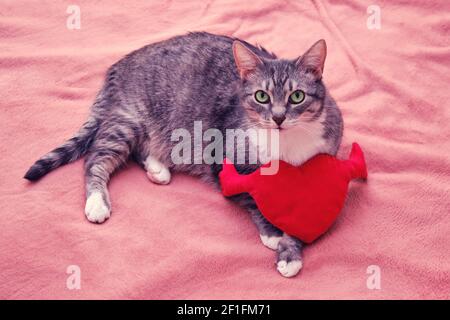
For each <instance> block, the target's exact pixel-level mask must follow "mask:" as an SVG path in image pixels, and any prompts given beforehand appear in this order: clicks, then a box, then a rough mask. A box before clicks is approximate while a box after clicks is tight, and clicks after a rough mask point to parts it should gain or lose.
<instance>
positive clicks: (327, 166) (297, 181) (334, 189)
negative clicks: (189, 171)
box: [219, 143, 367, 243]
mask: <svg viewBox="0 0 450 320" xmlns="http://www.w3.org/2000/svg"><path fill="white" fill-rule="evenodd" d="M270 165H271V163H268V164H266V165H264V166H263V167H268V166H270ZM219 178H220V183H221V185H222V192H223V194H224V195H225V196H227V197H228V196H232V195H236V194H239V193H245V192H246V193H249V194H250V195H251V196H252V197H253V199H254V200H255V202H256V204H257V206H258V208H259V210H260V211H261V213H262V214H263V215H264V217H265V218H266V219H267V220H268V221H270V222H271V223H272V224H273V225H275V226H276V227H278V228H279V229H280V230H282V231H284V232H286V233H287V234H289V235H291V236H294V237H297V238H298V239H300V240H302V241H303V242H306V243H311V242H313V241H314V240H316V239H317V238H318V237H319V236H321V235H322V234H323V233H324V232H325V231H327V230H328V229H329V228H330V227H331V225H332V224H333V222H334V221H335V220H336V218H337V216H338V214H339V212H340V211H341V209H342V207H343V206H344V201H345V197H346V194H347V189H348V184H349V182H350V181H351V180H352V179H357V178H361V179H366V178H367V168H366V163H365V160H364V154H363V152H362V150H361V148H360V147H359V145H358V144H356V143H353V145H352V151H351V153H350V158H349V159H348V160H338V159H336V158H335V157H332V156H330V155H326V154H320V155H317V156H315V157H313V158H311V159H310V160H308V161H307V162H305V163H304V164H303V165H301V166H299V167H295V166H292V165H290V164H289V163H287V162H284V161H279V168H278V172H277V173H276V174H273V175H267V174H261V168H259V169H258V170H256V171H255V172H253V173H251V174H248V175H240V174H239V173H238V172H237V171H236V169H235V167H234V166H233V164H231V163H230V161H229V160H228V159H225V161H224V165H223V169H222V171H221V172H220V175H219Z"/></svg>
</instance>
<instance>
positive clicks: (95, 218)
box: [84, 192, 111, 223]
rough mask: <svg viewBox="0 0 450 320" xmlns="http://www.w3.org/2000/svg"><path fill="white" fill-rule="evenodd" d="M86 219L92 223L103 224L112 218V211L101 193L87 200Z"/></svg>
mask: <svg viewBox="0 0 450 320" xmlns="http://www.w3.org/2000/svg"><path fill="white" fill-rule="evenodd" d="M84 213H85V214H86V218H87V219H88V220H89V221H90V222H94V223H102V222H105V221H106V219H108V218H109V217H110V216H111V211H110V210H109V208H108V206H107V205H106V204H105V201H104V200H103V196H102V194H101V193H100V192H93V193H92V194H91V195H90V196H89V198H88V199H87V200H86V207H85V208H84Z"/></svg>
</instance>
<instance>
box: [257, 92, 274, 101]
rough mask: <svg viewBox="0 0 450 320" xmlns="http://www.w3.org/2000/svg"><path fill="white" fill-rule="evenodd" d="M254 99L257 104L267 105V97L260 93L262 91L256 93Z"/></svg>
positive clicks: (265, 94) (264, 93)
mask: <svg viewBox="0 0 450 320" xmlns="http://www.w3.org/2000/svg"><path fill="white" fill-rule="evenodd" d="M255 99H256V101H258V102H259V103H269V101H270V97H269V95H268V94H267V93H266V92H264V91H262V90H258V91H256V93H255Z"/></svg>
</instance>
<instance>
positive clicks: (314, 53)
mask: <svg viewBox="0 0 450 320" xmlns="http://www.w3.org/2000/svg"><path fill="white" fill-rule="evenodd" d="M326 57H327V44H326V42H325V40H323V39H321V40H319V41H317V42H316V43H314V44H313V45H312V47H311V48H309V50H308V51H306V52H305V54H304V55H303V56H301V57H299V58H298V59H297V61H296V65H297V67H298V68H301V69H303V70H305V69H306V70H307V71H308V72H311V73H313V74H314V76H315V77H316V79H317V80H319V79H321V78H322V72H323V67H324V64H325V58H326Z"/></svg>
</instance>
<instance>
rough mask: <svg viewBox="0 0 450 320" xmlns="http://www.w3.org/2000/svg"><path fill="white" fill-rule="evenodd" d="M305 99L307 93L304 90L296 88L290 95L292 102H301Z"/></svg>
mask: <svg viewBox="0 0 450 320" xmlns="http://www.w3.org/2000/svg"><path fill="white" fill-rule="evenodd" d="M303 100H305V93H304V92H303V91H302V90H295V91H294V92H292V93H291V95H290V96H289V102H290V103H292V104H299V103H302V102H303Z"/></svg>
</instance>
